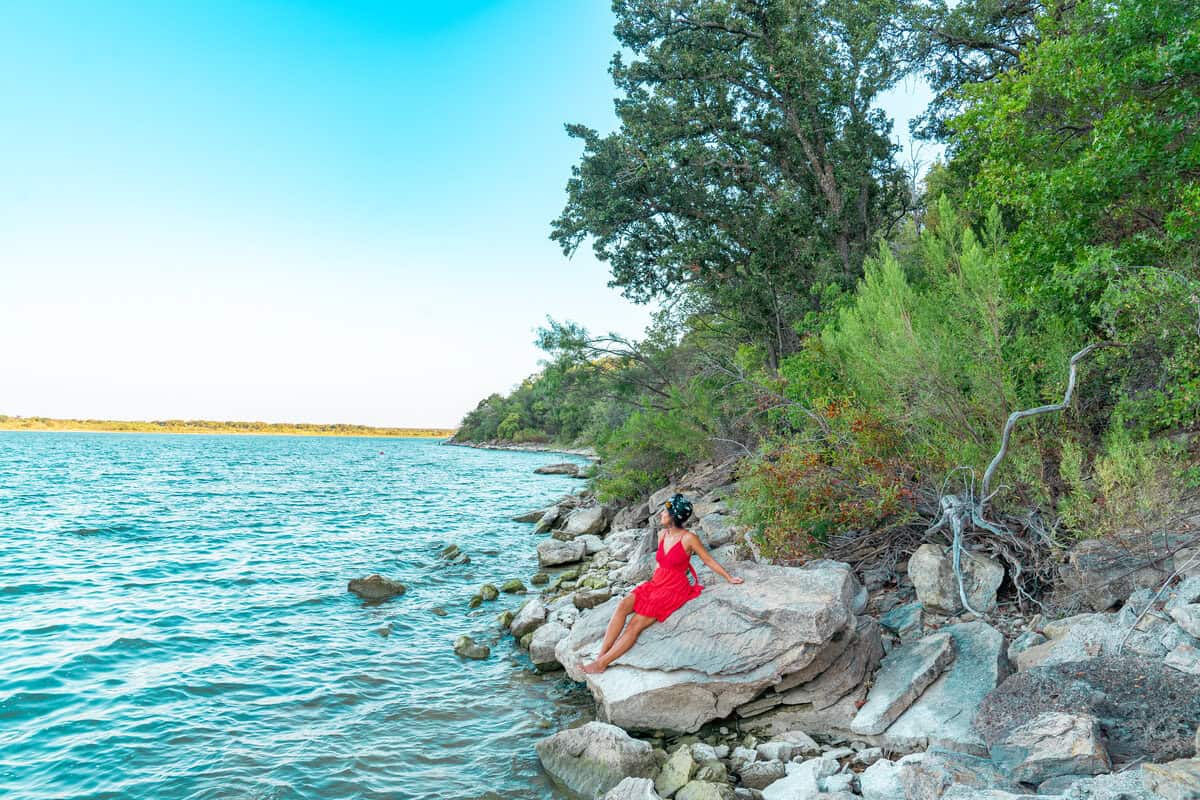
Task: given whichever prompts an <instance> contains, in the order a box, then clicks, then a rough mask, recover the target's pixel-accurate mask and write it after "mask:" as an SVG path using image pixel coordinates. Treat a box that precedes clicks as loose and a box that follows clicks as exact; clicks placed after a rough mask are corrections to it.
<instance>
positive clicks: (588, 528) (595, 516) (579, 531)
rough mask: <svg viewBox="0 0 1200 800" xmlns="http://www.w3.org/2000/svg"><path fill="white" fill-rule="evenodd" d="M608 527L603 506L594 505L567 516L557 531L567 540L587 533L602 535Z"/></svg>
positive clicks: (576, 510) (578, 509)
mask: <svg viewBox="0 0 1200 800" xmlns="http://www.w3.org/2000/svg"><path fill="white" fill-rule="evenodd" d="M607 527H608V517H607V515H606V514H605V511H604V506H601V505H594V506H588V507H587V508H577V509H575V510H574V511H572V512H571V513H570V514H567V518H566V520H565V521H564V522H563V524H562V527H561V528H560V529H559V530H560V531H561V532H562V533H563V534H565V535H566V536H567V537H569V538H572V539H573V538H575V537H576V536H585V535H587V534H589V533H604V529H605V528H607Z"/></svg>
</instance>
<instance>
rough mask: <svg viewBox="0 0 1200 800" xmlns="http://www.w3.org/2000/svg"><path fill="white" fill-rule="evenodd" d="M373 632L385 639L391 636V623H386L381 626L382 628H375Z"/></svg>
mask: <svg viewBox="0 0 1200 800" xmlns="http://www.w3.org/2000/svg"><path fill="white" fill-rule="evenodd" d="M375 632H376V633H378V634H379V635H380V636H382V637H383V638H385V639H386V638H387V637H389V636H391V635H392V625H391V623H388V624H387V625H382V626H380V627H378V628H376V629H375Z"/></svg>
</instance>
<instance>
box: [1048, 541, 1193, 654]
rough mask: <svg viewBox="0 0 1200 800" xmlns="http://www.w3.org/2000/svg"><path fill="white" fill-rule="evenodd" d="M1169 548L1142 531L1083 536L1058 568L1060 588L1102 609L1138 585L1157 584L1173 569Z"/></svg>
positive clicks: (1159, 584)
mask: <svg viewBox="0 0 1200 800" xmlns="http://www.w3.org/2000/svg"><path fill="white" fill-rule="evenodd" d="M1171 548H1172V543H1171V542H1169V541H1167V540H1165V539H1164V538H1163V537H1154V536H1145V535H1144V534H1135V535H1130V536H1129V537H1126V538H1125V539H1123V540H1122V539H1120V538H1110V539H1106V540H1101V539H1085V540H1083V541H1082V542H1079V543H1078V544H1075V545H1073V546H1072V547H1071V549H1070V550H1069V551H1068V552H1067V556H1066V558H1065V560H1064V562H1063V564H1062V566H1061V567H1060V568H1059V576H1060V578H1061V581H1060V584H1061V591H1062V592H1063V593H1064V594H1065V595H1066V597H1067V598H1081V599H1083V600H1084V602H1086V603H1087V604H1088V605H1089V606H1091V608H1092V610H1093V611H1106V610H1107V609H1109V608H1112V607H1113V606H1114V605H1116V604H1117V603H1120V602H1122V601H1123V600H1124V599H1125V598H1127V597H1129V595H1130V594H1131V593H1132V592H1133V591H1134V590H1136V589H1138V588H1155V589H1157V588H1158V587H1159V586H1161V585H1162V583H1163V581H1165V580H1166V579H1167V577H1168V576H1169V575H1170V574H1171V571H1172V570H1173V568H1174V566H1173V564H1174V560H1173V558H1172V556H1171ZM1051 638H1054V637H1051Z"/></svg>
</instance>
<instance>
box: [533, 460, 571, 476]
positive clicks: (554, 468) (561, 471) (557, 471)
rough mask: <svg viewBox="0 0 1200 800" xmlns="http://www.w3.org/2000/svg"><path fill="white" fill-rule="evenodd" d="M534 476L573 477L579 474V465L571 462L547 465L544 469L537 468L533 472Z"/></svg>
mask: <svg viewBox="0 0 1200 800" xmlns="http://www.w3.org/2000/svg"><path fill="white" fill-rule="evenodd" d="M533 474H534V475H570V476H571V477H574V476H576V475H578V474H579V465H578V464H573V463H571V462H563V463H561V464H547V465H546V466H544V467H538V468H537V469H535V470H534V471H533Z"/></svg>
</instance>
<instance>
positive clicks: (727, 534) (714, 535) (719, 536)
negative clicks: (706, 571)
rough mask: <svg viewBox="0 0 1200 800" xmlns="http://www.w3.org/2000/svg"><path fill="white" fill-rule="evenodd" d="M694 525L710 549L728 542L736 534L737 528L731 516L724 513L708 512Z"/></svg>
mask: <svg viewBox="0 0 1200 800" xmlns="http://www.w3.org/2000/svg"><path fill="white" fill-rule="evenodd" d="M695 527H696V528H698V529H699V530H698V531H697V533H699V535H700V538H701V539H703V540H704V544H705V546H706V547H707V548H708V549H710V550H712V549H714V548H717V547H720V546H721V545H724V544H729V543H730V542H732V541H733V540H734V539H736V538H737V536H738V530H737V529H736V528H735V527H734V526H733V518H732V517H728V516H726V515H725V514H708V515H706V516H704V517H702V518H701V519H700V523H699V525H696V526H695Z"/></svg>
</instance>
